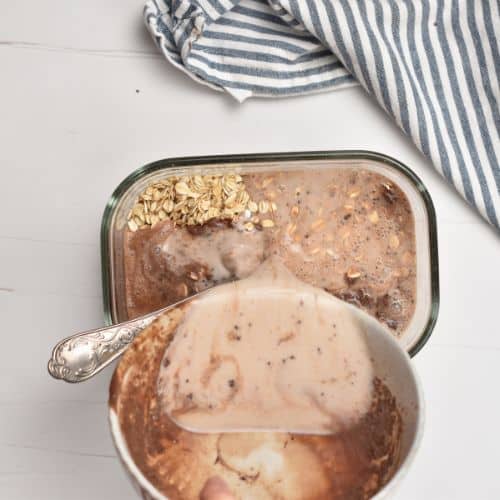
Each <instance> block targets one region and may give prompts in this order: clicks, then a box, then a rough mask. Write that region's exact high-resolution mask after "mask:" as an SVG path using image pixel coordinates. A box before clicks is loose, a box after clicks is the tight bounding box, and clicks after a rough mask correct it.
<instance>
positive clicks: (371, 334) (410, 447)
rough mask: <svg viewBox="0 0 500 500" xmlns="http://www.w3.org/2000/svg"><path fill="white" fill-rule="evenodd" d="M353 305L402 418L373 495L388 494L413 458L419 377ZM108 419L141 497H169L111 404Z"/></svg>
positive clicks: (420, 417)
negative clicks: (390, 470)
mask: <svg viewBox="0 0 500 500" xmlns="http://www.w3.org/2000/svg"><path fill="white" fill-rule="evenodd" d="M349 307H352V308H353V309H354V310H355V311H356V313H357V314H358V316H359V317H360V320H361V322H362V324H363V326H364V329H365V332H366V338H367V342H368V345H369V348H370V351H371V354H372V357H373V359H374V364H375V373H376V375H377V376H378V377H379V378H380V379H382V380H383V381H384V382H385V383H386V384H387V385H388V387H389V388H390V390H391V392H392V394H393V395H394V396H395V398H396V401H397V403H398V406H399V409H400V412H401V416H402V419H403V431H402V439H401V453H400V462H399V466H398V469H397V471H396V473H395V474H394V476H393V477H392V479H391V480H390V481H389V482H388V483H387V484H386V485H385V486H384V488H382V489H381V490H380V491H379V492H378V493H377V494H376V495H375V496H374V497H373V499H374V500H381V499H387V498H390V497H391V496H392V495H393V494H394V490H395V489H396V488H397V486H398V485H399V484H400V483H401V481H402V479H403V477H404V476H405V475H406V473H407V472H408V469H409V467H410V465H411V463H412V462H413V459H414V457H415V454H416V452H417V449H418V447H419V444H420V441H421V438H422V433H423V428H424V400H423V394H422V389H421V385H420V382H419V379H418V377H417V375H416V373H415V370H414V369H413V366H412V364H411V360H410V357H409V356H408V354H407V353H406V352H405V351H404V350H403V349H402V348H401V346H400V345H399V344H398V342H397V340H396V339H395V338H394V337H393V336H392V334H391V333H389V332H388V331H387V330H386V329H385V328H384V327H383V326H382V325H381V324H380V323H378V321H376V320H375V319H373V318H371V317H370V316H368V315H366V314H364V313H361V314H360V313H359V310H358V309H355V308H354V307H353V306H349ZM109 422H110V427H111V434H112V436H113V441H114V443H115V446H116V450H117V452H118V455H119V457H120V459H121V462H122V464H123V465H124V467H125V469H126V471H127V473H128V475H129V477H130V478H131V480H132V482H133V484H134V486H135V488H136V489H137V491H138V492H139V494H140V496H141V498H143V499H146V500H153V499H154V500H168V498H167V497H166V496H165V495H163V494H162V493H161V492H160V491H158V490H157V489H156V488H155V486H154V485H153V484H151V483H150V482H149V481H148V480H147V479H146V477H145V476H144V475H143V474H142V472H141V471H140V470H139V468H138V467H137V465H136V464H135V463H134V461H133V459H132V457H131V456H130V453H129V451H128V448H127V444H126V442H125V439H124V437H123V434H122V432H121V429H120V423H119V420H118V416H117V415H116V413H115V411H114V410H113V409H112V408H110V410H109Z"/></svg>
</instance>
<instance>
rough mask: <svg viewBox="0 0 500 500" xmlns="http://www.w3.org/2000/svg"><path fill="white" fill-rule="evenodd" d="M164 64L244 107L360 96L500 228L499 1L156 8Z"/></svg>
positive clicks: (244, 1) (294, 1)
mask: <svg viewBox="0 0 500 500" xmlns="http://www.w3.org/2000/svg"><path fill="white" fill-rule="evenodd" d="M144 15H145V20H146V24H147V26H148V28H149V30H150V31H151V33H152V35H153V37H154V38H155V40H156V42H157V44H158V46H159V47H160V49H161V50H162V52H163V54H164V55H165V57H166V58H167V59H168V60H169V61H170V62H171V63H172V64H174V65H175V66H176V67H178V68H179V69H181V70H183V71H185V72H187V73H188V74H189V75H190V76H191V77H192V78H194V79H195V80H197V81H199V82H201V83H204V84H206V85H209V86H210V87H213V88H215V89H218V90H222V89H223V90H226V91H227V92H228V93H229V94H231V95H232V96H234V97H235V98H236V99H238V100H239V101H243V100H244V99H246V98H248V97H251V96H265V97H279V96H290V95H296V94H303V93H311V92H320V91H326V90H331V89H338V88H341V87H345V86H349V85H355V84H357V83H359V84H361V85H362V86H363V87H364V88H365V89H366V91H367V92H369V93H370V94H371V95H372V96H373V97H374V98H375V99H377V101H378V102H379V104H380V105H381V106H382V107H383V108H384V110H385V111H386V112H387V113H388V114H389V115H390V116H391V117H392V118H393V119H394V120H395V121H396V122H397V124H398V125H399V126H400V127H401V128H402V129H403V131H404V132H405V133H406V134H407V135H408V136H410V137H411V138H412V140H413V141H414V142H415V144H416V145H417V146H418V148H419V149H420V150H421V151H422V152H423V153H424V154H425V155H426V156H428V157H429V158H430V159H431V160H432V162H433V164H434V165H435V167H436V168H437V170H438V171H439V172H440V173H441V174H442V175H443V176H444V177H445V178H446V179H447V180H448V181H449V182H451V183H452V184H453V185H454V186H455V187H456V189H457V190H458V191H459V192H460V193H461V194H462V196H464V198H465V199H466V200H467V201H468V202H469V203H470V204H471V205H473V206H475V207H476V208H477V209H478V210H479V212H480V213H481V214H482V215H483V216H484V217H485V218H486V219H487V220H488V221H489V222H490V223H491V224H493V225H494V226H495V227H497V228H500V224H499V220H500V109H499V105H500V47H499V40H500V2H499V1H498V0H356V1H352V0H268V1H266V0H148V1H147V3H146V7H145V10H144Z"/></svg>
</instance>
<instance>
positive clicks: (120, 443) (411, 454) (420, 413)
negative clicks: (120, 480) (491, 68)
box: [108, 306, 425, 500]
mask: <svg viewBox="0 0 500 500" xmlns="http://www.w3.org/2000/svg"><path fill="white" fill-rule="evenodd" d="M352 307H354V306H352ZM372 319H373V318H370V320H372ZM373 321H375V320H373ZM387 339H388V340H389V342H390V343H392V344H393V345H394V347H395V352H398V351H399V353H400V355H401V356H403V358H404V360H405V364H406V366H407V367H408V371H409V375H410V378H411V381H412V382H413V384H414V386H415V393H416V394H415V395H416V412H417V418H416V430H415V435H414V438H413V440H412V442H411V445H410V449H409V450H408V454H407V455H406V457H405V459H404V460H403V461H402V463H401V464H400V465H399V467H398V469H397V471H396V473H395V474H394V476H393V477H392V478H391V479H390V480H389V482H388V483H387V484H386V485H385V486H384V487H383V488H382V489H381V490H380V491H378V492H377V494H376V495H375V496H373V497H372V499H371V500H384V499H387V498H389V497H390V496H391V495H392V494H393V493H394V491H395V490H396V489H397V488H398V487H399V486H400V485H401V482H402V480H403V478H404V477H405V476H406V474H407V473H408V470H409V469H410V467H411V464H412V463H413V462H414V460H415V456H416V454H417V451H418V449H419V448H420V445H421V442H422V438H423V432H424V426H425V400H424V394H423V389H422V381H421V379H420V377H419V376H418V374H417V372H416V370H415V368H414V366H413V363H412V360H411V358H410V356H409V354H408V353H407V352H406V351H405V350H404V349H402V348H401V346H400V345H399V343H398V342H397V340H396V339H395V338H394V336H393V335H392V334H391V333H389V332H387ZM116 369H117V368H115V370H116ZM108 422H109V426H110V430H111V437H112V440H113V444H114V446H115V449H116V451H117V454H118V457H119V458H120V461H121V463H122V465H123V466H124V468H125V469H126V471H127V473H128V476H129V478H130V479H131V480H132V482H133V483H134V482H136V483H138V485H139V487H140V488H143V489H144V490H145V491H146V492H147V493H148V494H149V495H150V496H151V498H152V499H154V500H169V499H168V497H167V496H165V495H164V494H163V493H161V492H160V491H159V490H158V489H157V488H156V487H155V486H154V485H153V484H152V483H151V482H150V481H149V480H148V479H147V478H146V477H145V476H144V474H143V473H142V471H141V470H140V469H139V467H138V466H137V465H136V463H135V462H134V460H133V459H132V456H131V455H130V453H129V450H128V446H127V444H126V441H125V438H124V436H123V434H122V431H121V427H120V420H119V418H118V415H117V413H116V411H115V409H114V408H113V407H112V406H111V405H110V404H109V403H108ZM134 485H136V484H135V483H134Z"/></svg>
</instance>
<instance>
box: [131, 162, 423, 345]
mask: <svg viewBox="0 0 500 500" xmlns="http://www.w3.org/2000/svg"><path fill="white" fill-rule="evenodd" d="M243 178H244V180H245V184H246V187H247V191H248V193H249V194H250V195H251V197H252V198H253V199H256V200H261V199H267V200H269V201H274V202H275V203H276V206H277V210H276V212H275V213H273V214H272V215H270V218H272V219H273V221H274V223H275V225H274V227H272V228H265V229H262V228H259V227H258V226H257V227H256V228H255V230H252V231H246V230H244V229H243V227H241V226H239V225H232V224H231V223H228V222H225V221H211V222H209V223H208V224H205V225H204V226H192V227H181V228H180V227H175V228H174V227H173V225H172V224H171V223H170V222H169V221H164V222H162V223H160V224H158V225H156V226H155V227H154V228H152V229H151V228H145V229H141V230H139V231H137V232H135V233H132V232H128V231H127V233H126V234H125V247H124V250H125V285H126V299H127V311H128V316H129V317H130V318H133V317H137V316H140V315H142V314H146V313H147V312H150V311H153V310H155V309H158V308H160V307H163V306H165V305H168V304H172V303H175V302H177V301H179V300H181V299H184V298H185V297H186V296H189V295H192V294H194V293H196V292H198V291H201V290H204V289H206V288H209V287H211V286H214V285H217V284H220V283H224V282H227V281H232V280H235V279H240V278H243V277H245V276H248V275H249V274H250V273H251V272H252V271H253V270H255V269H256V268H257V266H258V265H259V264H260V263H261V262H262V261H263V260H264V259H265V258H267V257H268V256H270V255H278V256H279V257H280V258H281V259H282V260H283V262H284V263H285V264H286V266H287V267H288V268H289V269H290V271H292V272H293V273H294V274H295V275H296V276H297V277H298V278H299V279H301V280H303V281H304V282H306V283H308V284H310V285H313V286H316V287H319V288H323V289H324V290H326V291H328V292H330V293H332V294H333V295H335V296H337V297H339V298H341V299H343V300H346V301H348V302H350V303H352V304H354V305H356V306H358V307H360V308H362V309H364V310H365V311H367V312H368V313H369V314H371V315H373V316H375V317H377V318H378V319H379V320H380V321H382V322H384V323H385V324H386V325H387V326H389V328H391V329H392V330H393V331H394V332H395V334H396V335H398V334H400V333H401V332H402V331H404V330H405V328H406V327H407V325H408V323H409V321H410V319H411V317H412V315H413V312H414V309H415V293H416V291H415V290H416V258H415V234H414V220H413V214H412V211H411V208H410V205H409V202H408V200H407V199H406V197H405V195H404V193H403V192H402V191H401V190H400V189H399V188H398V187H397V186H396V185H394V183H392V182H390V181H388V179H386V178H385V177H383V176H381V175H379V174H376V173H373V172H369V171H366V170H362V169H352V168H350V169H347V168H346V169H322V170H315V171H289V172H277V173H272V174H271V173H262V174H248V175H244V176H243ZM266 217H267V216H266ZM263 218H264V217H263Z"/></svg>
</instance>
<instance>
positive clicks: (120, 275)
mask: <svg viewBox="0 0 500 500" xmlns="http://www.w3.org/2000/svg"><path fill="white" fill-rule="evenodd" d="M322 168H329V169H332V168H361V169H364V170H367V171H372V172H375V173H378V174H381V175H383V176H385V177H386V178H388V179H389V180H390V181H392V182H394V183H395V184H396V185H397V186H398V187H399V188H400V189H401V190H402V191H403V192H404V194H405V195H406V197H407V199H408V201H409V203H410V206H411V209H412V211H413V216H414V224H415V250H416V304H415V312H414V314H413V317H412V319H411V320H410V322H409V324H408V326H407V328H406V329H405V330H404V332H403V333H402V334H401V336H400V337H399V340H400V342H401V343H402V344H403V346H404V347H405V348H406V349H407V350H408V352H409V354H410V355H411V356H413V355H415V354H416V353H417V352H418V351H419V350H420V349H421V348H422V347H423V345H424V344H425V343H426V341H427V339H428V338H429V336H430V335H431V333H432V330H433V328H434V324H435V322H436V319H437V314H438V309H439V276H438V251H437V235H436V217H435V212H434V206H433V204H432V200H431V198H430V196H429V193H428V191H427V190H426V188H425V186H424V185H423V183H422V181H421V180H420V179H419V178H418V177H417V176H416V175H415V174H414V173H413V172H412V170H410V169H409V168H408V167H407V166H405V165H403V164H402V163H400V162H398V161H397V160H395V159H393V158H390V157H388V156H385V155H382V154H379V153H373V152H368V151H327V152H310V153H307V152H306V153H269V154H249V155H227V156H206V157H187V158H172V159H164V160H160V161H157V162H154V163H150V164H148V165H145V166H143V167H141V168H139V169H137V170H136V171H135V172H133V173H132V174H131V175H129V176H128V177H127V178H126V179H125V180H124V181H123V182H122V183H121V184H120V185H119V186H118V187H117V188H116V190H115V191H114V193H113V194H112V196H111V198H110V200H109V202H108V204H107V205H106V208H105V211H104V214H103V218H102V225H101V259H102V281H103V298H104V314H105V321H106V323H107V324H112V323H117V322H120V321H125V320H127V319H129V318H128V316H127V310H126V303H125V277H124V252H123V248H124V240H123V237H124V230H125V227H126V224H127V215H128V214H129V212H130V210H131V208H132V207H133V205H134V203H135V202H136V199H137V197H138V195H139V194H140V193H141V192H142V191H143V190H144V189H145V188H146V187H147V186H148V185H149V184H151V183H152V182H154V181H156V180H159V179H163V178H165V177H168V176H173V175H175V176H179V175H194V174H201V175H204V174H207V173H226V172H237V173H239V174H241V175H244V174H246V173H254V172H259V173H265V172H276V171H280V170H285V171H288V170H296V169H299V170H307V169H322Z"/></svg>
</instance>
